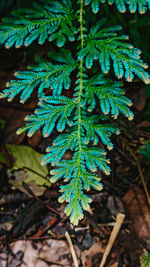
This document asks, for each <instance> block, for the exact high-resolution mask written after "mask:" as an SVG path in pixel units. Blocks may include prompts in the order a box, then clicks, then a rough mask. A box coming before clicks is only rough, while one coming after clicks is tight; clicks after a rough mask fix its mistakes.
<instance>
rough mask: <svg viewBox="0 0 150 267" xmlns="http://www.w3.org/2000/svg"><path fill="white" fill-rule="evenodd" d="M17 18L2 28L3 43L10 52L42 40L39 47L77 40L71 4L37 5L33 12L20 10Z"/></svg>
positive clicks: (65, 1)
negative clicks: (49, 42)
mask: <svg viewBox="0 0 150 267" xmlns="http://www.w3.org/2000/svg"><path fill="white" fill-rule="evenodd" d="M12 14H13V17H11V18H5V19H4V20H3V24H1V26H0V43H1V44H4V45H5V47H6V48H10V47H12V46H13V45H15V47H16V48H19V47H21V46H22V45H25V46H29V45H30V44H31V43H32V42H33V41H34V40H36V39H38V43H39V44H43V43H44V42H45V41H46V40H49V41H53V40H56V41H57V45H58V46H59V47H61V46H63V45H64V43H65V42H66V38H68V39H69V40H70V41H73V40H74V34H75V31H76V29H75V27H74V25H73V23H72V22H73V20H74V17H75V16H74V14H73V12H72V5H71V0H62V1H61V2H58V1H46V0H43V1H42V3H41V4H39V3H36V2H35V3H34V5H33V8H32V9H19V10H17V11H15V12H13V13H12Z"/></svg>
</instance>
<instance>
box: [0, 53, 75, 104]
mask: <svg viewBox="0 0 150 267" xmlns="http://www.w3.org/2000/svg"><path fill="white" fill-rule="evenodd" d="M66 54H67V55H68V57H67V59H66V62H65V63H64V64H60V65H53V64H52V63H50V62H48V61H46V60H44V59H38V62H39V64H38V65H36V66H30V67H29V70H28V71H18V72H16V73H15V78H16V79H15V80H11V81H10V82H8V83H7V84H6V85H7V87H8V88H7V89H5V90H3V93H1V94H0V98H8V101H11V100H12V99H13V98H14V97H15V96H16V95H17V94H19V93H21V96H20V102H21V103H24V102H25V101H27V100H28V98H29V97H30V95H31V94H32V92H33V90H34V89H37V91H38V98H39V99H40V98H41V97H42V96H43V92H44V90H45V89H47V88H49V89H50V90H52V94H53V95H60V94H61V92H62V89H63V88H64V89H69V87H70V84H71V80H70V73H71V72H72V71H73V70H74V69H75V67H76V64H75V62H74V60H73V58H72V57H71V55H70V54H69V53H67V50H66ZM62 60H63V59H62ZM67 60H68V62H67Z"/></svg>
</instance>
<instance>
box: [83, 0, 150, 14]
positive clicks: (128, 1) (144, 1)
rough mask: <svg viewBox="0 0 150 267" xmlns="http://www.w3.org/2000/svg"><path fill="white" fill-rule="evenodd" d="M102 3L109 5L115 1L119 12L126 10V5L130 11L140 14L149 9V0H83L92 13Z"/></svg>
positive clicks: (96, 10) (95, 11)
mask: <svg viewBox="0 0 150 267" xmlns="http://www.w3.org/2000/svg"><path fill="white" fill-rule="evenodd" d="M102 3H108V4H109V5H112V4H113V3H115V5H116V7H117V9H118V11H119V12H121V13H124V12H126V5H128V6H129V11H130V12H131V13H135V12H136V11H138V12H139V13H140V14H144V13H145V12H146V11H147V9H150V3H149V0H121V1H119V0H84V4H85V5H89V4H91V7H92V11H93V12H94V13H97V12H98V11H99V8H100V4H102Z"/></svg>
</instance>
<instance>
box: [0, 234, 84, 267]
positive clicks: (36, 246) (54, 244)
mask: <svg viewBox="0 0 150 267" xmlns="http://www.w3.org/2000/svg"><path fill="white" fill-rule="evenodd" d="M10 248H11V250H12V252H13V253H14V254H15V255H17V253H18V252H19V251H21V253H20V254H21V255H23V256H22V259H21V263H20V259H19V260H18V264H19V263H20V264H19V265H17V266H20V267H24V266H28V267H48V266H51V267H58V266H59V265H63V266H65V267H73V266H74V265H73V260H72V256H71V254H70V250H69V248H68V244H67V242H66V241H63V240H54V239H49V240H45V241H43V242H40V241H35V242H33V241H25V240H24V241H23V240H20V241H16V242H14V243H11V244H10ZM76 252H77V255H78V257H79V249H77V247H76ZM0 256H1V257H2V258H4V260H3V261H1V265H0V266H1V267H6V266H10V265H9V263H11V262H12V260H13V258H12V256H10V255H7V254H6V253H3V254H1V255H0ZM7 257H8V265H7V262H6V258H7ZM15 266H16V265H15Z"/></svg>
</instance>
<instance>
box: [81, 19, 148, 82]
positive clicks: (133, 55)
mask: <svg viewBox="0 0 150 267" xmlns="http://www.w3.org/2000/svg"><path fill="white" fill-rule="evenodd" d="M98 25H99V26H98ZM100 27H101V22H100V24H98V23H97V25H96V26H94V27H92V28H91V30H90V33H89V36H88V37H86V38H85V45H84V47H83V49H81V50H80V51H79V53H78V57H79V59H82V60H83V59H84V60H85V65H86V67H87V68H91V67H92V65H93V62H94V60H99V63H100V66H101V69H102V72H103V73H108V71H109V70H110V66H111V62H110V60H112V61H113V67H114V72H115V75H116V77H117V78H118V79H121V78H122V77H123V76H125V78H126V80H127V81H128V82H131V81H132V80H133V78H134V74H135V75H137V76H138V77H139V78H140V79H141V80H143V81H144V82H145V83H146V84H149V83H150V77H149V74H148V73H147V72H146V71H145V69H147V68H148V66H147V64H145V63H143V61H142V60H141V59H140V53H141V51H140V50H138V49H136V48H134V47H133V46H132V45H131V44H128V43H126V40H127V39H128V36H124V35H123V36H118V35H117V33H116V32H115V30H116V29H117V30H118V27H117V28H116V27H114V28H103V29H100Z"/></svg>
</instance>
